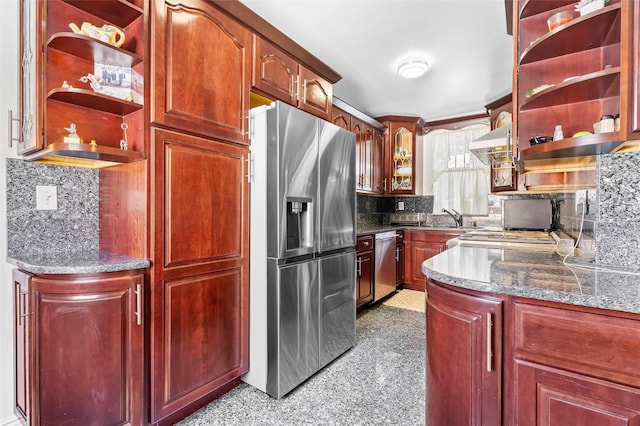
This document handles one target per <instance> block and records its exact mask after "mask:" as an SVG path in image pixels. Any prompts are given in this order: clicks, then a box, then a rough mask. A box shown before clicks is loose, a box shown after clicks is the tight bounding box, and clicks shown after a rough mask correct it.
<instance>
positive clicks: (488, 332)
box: [487, 313, 493, 371]
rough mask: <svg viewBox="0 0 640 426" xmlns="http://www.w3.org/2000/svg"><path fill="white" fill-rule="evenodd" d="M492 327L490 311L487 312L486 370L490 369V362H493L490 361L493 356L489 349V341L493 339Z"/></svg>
mask: <svg viewBox="0 0 640 426" xmlns="http://www.w3.org/2000/svg"><path fill="white" fill-rule="evenodd" d="M492 329H493V324H492V318H491V313H487V371H491V369H492V364H493V363H492V362H491V361H492V358H493V352H492V350H491V343H492V341H493V339H492V335H493V333H492Z"/></svg>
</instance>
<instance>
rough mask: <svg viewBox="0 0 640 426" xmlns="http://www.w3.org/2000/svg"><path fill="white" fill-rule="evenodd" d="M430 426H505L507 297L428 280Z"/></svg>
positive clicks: (427, 415) (427, 382)
mask: <svg viewBox="0 0 640 426" xmlns="http://www.w3.org/2000/svg"><path fill="white" fill-rule="evenodd" d="M426 292H427V308H426V316H427V321H426V322H427V353H426V359H427V368H426V395H427V403H426V419H427V422H426V423H427V425H429V426H439V425H457V426H463V425H469V426H471V425H483V426H491V425H500V424H501V420H500V419H501V414H500V413H501V408H502V407H501V383H502V355H501V354H502V339H501V337H502V333H501V331H502V300H500V299H498V298H493V297H486V296H470V295H466V294H463V293H459V292H457V291H455V290H450V289H448V288H447V287H445V286H440V285H438V284H436V283H434V282H431V281H427V288H426Z"/></svg>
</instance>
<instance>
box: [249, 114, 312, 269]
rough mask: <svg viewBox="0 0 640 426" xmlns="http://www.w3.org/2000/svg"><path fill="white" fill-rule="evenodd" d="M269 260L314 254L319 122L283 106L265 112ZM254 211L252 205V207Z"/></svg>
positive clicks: (310, 116) (257, 212)
mask: <svg viewBox="0 0 640 426" xmlns="http://www.w3.org/2000/svg"><path fill="white" fill-rule="evenodd" d="M266 126H267V138H266V139H267V140H266V143H267V157H268V158H267V208H266V212H259V211H255V212H252V214H265V213H266V214H267V251H268V252H267V256H269V257H274V258H280V259H288V258H292V257H296V256H302V255H305V254H311V253H314V252H315V251H316V250H317V248H316V243H315V241H316V235H317V229H316V222H317V204H318V203H317V197H318V119H317V118H316V117H314V116H312V115H310V114H307V113H306V112H304V111H301V110H299V109H296V108H293V107H291V106H289V105H286V104H283V103H282V102H274V104H273V107H272V108H270V109H268V110H267V123H266ZM252 208H253V206H252Z"/></svg>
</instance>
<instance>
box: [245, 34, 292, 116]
mask: <svg viewBox="0 0 640 426" xmlns="http://www.w3.org/2000/svg"><path fill="white" fill-rule="evenodd" d="M297 75H298V62H296V61H295V60H294V59H293V58H292V57H291V56H289V55H287V54H286V53H284V52H283V51H282V50H280V49H278V48H277V47H275V46H274V45H273V44H271V43H269V42H268V41H266V40H263V39H262V38H260V37H258V36H256V35H254V36H253V73H252V81H251V85H252V87H253V89H255V90H256V91H257V92H259V93H261V94H263V95H265V96H267V97H269V98H273V99H278V100H281V101H284V102H286V103H288V104H289V105H294V106H295V105H296V95H297V91H296V77H297Z"/></svg>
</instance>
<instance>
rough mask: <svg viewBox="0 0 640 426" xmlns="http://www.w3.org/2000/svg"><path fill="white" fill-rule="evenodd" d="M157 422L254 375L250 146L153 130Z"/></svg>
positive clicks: (154, 414)
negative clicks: (250, 333) (250, 348)
mask: <svg viewBox="0 0 640 426" xmlns="http://www.w3.org/2000/svg"><path fill="white" fill-rule="evenodd" d="M152 143H153V152H154V157H153V160H154V161H153V164H154V170H153V181H154V182H155V191H154V192H153V200H152V203H153V214H152V217H153V219H152V221H153V241H154V245H153V247H154V250H153V262H152V263H153V265H154V267H153V268H152V270H151V277H152V281H151V312H152V313H153V316H152V318H151V322H150V330H151V370H150V371H151V373H150V378H151V421H152V423H157V422H161V421H162V422H163V424H164V423H167V422H170V421H171V420H175V419H178V418H181V417H184V415H186V414H188V412H191V411H193V410H194V409H195V408H199V407H200V406H202V405H204V404H206V403H208V402H210V401H211V400H213V399H214V398H216V397H218V396H219V395H221V394H222V393H224V392H226V391H228V390H229V388H230V387H233V386H236V385H237V384H238V383H239V378H240V376H241V375H242V374H244V373H245V372H246V371H247V368H248V301H249V299H248V296H249V295H248V283H249V276H248V274H249V251H248V249H249V232H248V226H249V225H248V223H249V220H248V219H249V216H248V214H249V213H248V212H249V209H248V194H249V192H248V187H249V185H248V182H247V178H246V174H247V169H246V164H247V163H246V159H247V154H248V147H246V146H243V145H234V144H228V143H224V142H221V141H217V140H213V139H205V138H199V137H196V136H191V135H187V134H184V133H181V132H171V131H167V130H161V129H153V130H152Z"/></svg>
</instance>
